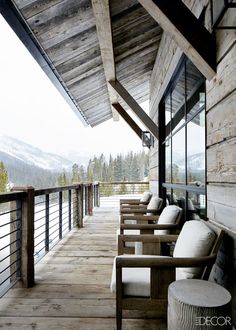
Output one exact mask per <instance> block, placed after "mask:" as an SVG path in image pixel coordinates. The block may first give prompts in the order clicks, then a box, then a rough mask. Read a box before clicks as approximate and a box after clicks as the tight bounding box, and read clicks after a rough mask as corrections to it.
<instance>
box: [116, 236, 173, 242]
mask: <svg viewBox="0 0 236 330" xmlns="http://www.w3.org/2000/svg"><path fill="white" fill-rule="evenodd" d="M177 238H178V235H150V234H141V235H118V240H120V241H123V242H142V243H160V242H165V243H170V242H176V241H177Z"/></svg>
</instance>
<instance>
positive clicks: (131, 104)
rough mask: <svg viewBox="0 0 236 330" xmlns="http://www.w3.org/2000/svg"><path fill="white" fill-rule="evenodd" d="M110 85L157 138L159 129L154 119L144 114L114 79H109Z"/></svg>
mask: <svg viewBox="0 0 236 330" xmlns="http://www.w3.org/2000/svg"><path fill="white" fill-rule="evenodd" d="M109 84H110V86H111V87H112V88H113V89H114V90H115V91H116V93H117V94H118V95H119V96H120V97H121V99H122V100H123V101H124V102H125V103H126V104H127V105H128V106H129V107H130V109H131V110H132V111H133V112H134V113H135V114H136V116H137V117H138V118H139V119H140V120H141V122H142V123H143V124H144V125H145V126H146V127H147V129H148V130H149V131H150V132H151V133H152V135H154V136H155V137H156V138H157V139H158V138H159V129H158V127H157V125H156V124H155V123H154V121H153V120H152V119H151V118H150V117H149V116H148V115H147V114H146V112H145V111H144V110H143V109H142V108H141V107H140V105H139V104H138V103H137V102H136V101H135V99H134V98H133V97H132V96H131V95H130V94H129V92H128V91H127V90H126V89H125V88H124V87H123V86H122V85H121V83H120V82H119V81H118V80H117V79H116V80H115V81H109Z"/></svg>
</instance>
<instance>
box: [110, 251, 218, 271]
mask: <svg viewBox="0 0 236 330" xmlns="http://www.w3.org/2000/svg"><path fill="white" fill-rule="evenodd" d="M215 259H216V255H215V254H213V255H210V256H207V257H196V258H174V257H173V258H172V257H160V256H138V255H136V256H135V257H134V256H118V257H116V268H122V267H126V268H177V267H181V268H184V267H199V266H202V267H203V266H207V265H209V264H213V263H214V262H215Z"/></svg>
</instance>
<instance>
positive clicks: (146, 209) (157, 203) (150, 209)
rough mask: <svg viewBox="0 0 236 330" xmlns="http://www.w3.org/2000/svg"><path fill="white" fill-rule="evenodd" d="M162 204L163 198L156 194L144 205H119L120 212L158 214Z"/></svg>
mask: <svg viewBox="0 0 236 330" xmlns="http://www.w3.org/2000/svg"><path fill="white" fill-rule="evenodd" d="M162 205H163V199H162V198H160V197H158V196H157V195H154V196H152V197H151V199H150V201H149V202H148V204H146V205H143V204H139V205H137V204H136V205H131V204H130V205H126V204H124V205H122V206H121V207H120V214H159V213H160V212H161V209H162Z"/></svg>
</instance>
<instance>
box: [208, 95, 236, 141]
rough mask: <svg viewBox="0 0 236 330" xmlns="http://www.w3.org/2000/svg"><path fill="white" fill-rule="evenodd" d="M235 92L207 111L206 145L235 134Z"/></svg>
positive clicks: (229, 137)
mask: <svg viewBox="0 0 236 330" xmlns="http://www.w3.org/2000/svg"><path fill="white" fill-rule="evenodd" d="M235 104H236V92H234V93H232V94H230V95H229V96H228V97H226V98H225V99H223V100H222V101H221V102H219V103H218V104H217V105H216V106H215V107H213V109H212V110H211V111H208V113H207V121H206V123H207V146H210V145H212V144H215V143H220V142H223V141H224V140H228V139H231V138H233V137H235V136H236V108H235Z"/></svg>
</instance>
